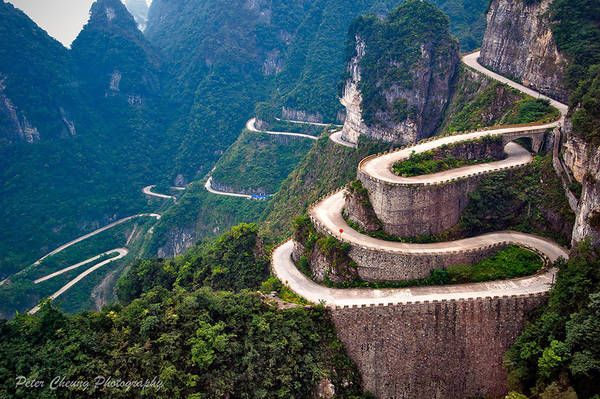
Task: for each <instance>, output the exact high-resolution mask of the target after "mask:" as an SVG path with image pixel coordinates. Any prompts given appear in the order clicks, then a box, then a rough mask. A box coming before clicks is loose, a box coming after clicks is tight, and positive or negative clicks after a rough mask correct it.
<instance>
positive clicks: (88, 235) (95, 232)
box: [33, 213, 160, 266]
mask: <svg viewBox="0 0 600 399" xmlns="http://www.w3.org/2000/svg"><path fill="white" fill-rule="evenodd" d="M142 217H151V218H155V219H157V220H160V215H159V214H157V213H140V214H137V215H133V216H128V217H126V218H123V219H119V220H117V221H115V222H112V223H110V224H107V225H106V226H104V227H101V228H99V229H97V230H94V231H92V232H91V233H88V234H85V235H83V236H81V237H79V238H76V239H74V240H73V241H69V242H68V243H66V244H63V245H61V246H60V247H58V248H56V249H55V250H53V251H52V252H48V253H47V254H46V255H44V256H42V257H41V258H39V259H38V260H36V261H35V262H34V263H33V266H37V265H39V264H40V263H42V261H43V260H44V259H46V258H48V257H50V256H52V255H56V254H57V253H59V252H62V251H64V250H65V249H67V248H69V247H71V246H73V245H75V244H77V243H79V242H81V241H84V240H87V239H88V238H90V237H93V236H95V235H97V234H100V233H102V232H103V231H106V230H110V229H112V228H113V227H115V226H118V225H120V224H123V223H125V222H128V221H130V220H132V219H137V218H142Z"/></svg>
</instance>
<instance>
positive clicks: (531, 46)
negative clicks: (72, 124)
mask: <svg viewBox="0 0 600 399" xmlns="http://www.w3.org/2000/svg"><path fill="white" fill-rule="evenodd" d="M551 4H552V0H540V1H524V0H492V2H491V4H490V10H489V12H488V14H487V30H486V32H485V36H484V39H483V44H482V46H481V58H480V62H481V63H482V64H483V65H485V66H487V67H489V68H490V69H492V70H494V71H496V72H498V73H500V74H501V75H504V76H507V77H511V78H514V79H517V80H520V81H521V82H522V83H523V84H524V85H526V86H530V87H532V88H535V89H536V90H538V91H541V92H542V93H544V94H547V95H549V96H550V97H553V98H556V99H558V100H561V101H563V102H566V100H567V98H568V92H567V88H566V87H565V83H564V77H565V69H566V66H567V62H566V59H565V57H564V56H563V55H562V54H561V53H560V52H559V50H558V49H557V46H556V43H555V40H554V37H553V35H552V30H551V21H550V18H551V17H550V13H549V7H550V5H551Z"/></svg>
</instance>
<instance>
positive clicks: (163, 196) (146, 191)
mask: <svg viewBox="0 0 600 399" xmlns="http://www.w3.org/2000/svg"><path fill="white" fill-rule="evenodd" d="M155 187H156V184H153V185H150V186H146V187H144V188H143V189H142V192H143V193H144V194H146V195H148V196H150V197H156V198H161V199H171V200H173V201H177V197H175V196H174V195H167V194H160V193H155V192H154V191H152V190H154V188H155ZM179 188H182V187H179ZM179 188H178V189H179ZM184 190H185V189H184Z"/></svg>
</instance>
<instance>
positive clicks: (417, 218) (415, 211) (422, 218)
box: [348, 128, 552, 237]
mask: <svg viewBox="0 0 600 399" xmlns="http://www.w3.org/2000/svg"><path fill="white" fill-rule="evenodd" d="M518 138H530V139H531V140H532V147H533V149H534V151H536V152H537V151H539V150H541V149H544V148H551V142H552V135H551V134H548V130H547V129H545V128H540V129H535V130H531V131H521V132H520V131H517V132H514V133H510V134H504V135H502V146H504V145H506V144H507V143H509V142H510V141H513V140H515V139H518ZM465 145H467V144H465ZM481 145H482V146H484V144H481ZM467 146H468V145H467ZM466 150H469V148H468V147H466ZM471 150H472V148H471ZM374 156H376V155H373V156H370V157H367V158H365V160H363V161H361V164H360V165H359V168H358V173H357V176H358V179H359V180H360V181H361V183H362V185H363V186H364V187H365V188H366V189H367V190H368V192H369V199H370V201H371V205H372V207H373V210H374V211H375V214H376V215H377V217H378V218H379V220H380V221H381V223H382V225H383V229H384V230H385V231H386V232H387V233H389V234H394V235H397V236H401V237H416V236H419V235H431V234H438V233H441V232H443V231H445V230H447V229H449V228H451V227H452V226H454V225H456V224H457V223H458V221H459V219H460V215H461V212H462V211H463V210H464V208H465V207H466V206H467V203H468V200H469V194H470V193H472V192H473V191H475V189H476V188H477V186H478V185H479V182H480V181H481V180H482V179H483V178H484V177H485V176H487V175H489V173H481V172H480V173H476V174H472V175H468V176H464V177H461V178H455V179H452V180H449V181H445V182H441V183H436V184H402V183H399V184H394V183H389V182H383V181H380V180H378V179H375V178H373V177H371V176H370V175H368V174H366V173H365V172H364V171H363V170H362V168H361V165H362V164H363V163H364V162H365V161H366V160H368V159H370V158H372V157H374ZM468 158H470V159H472V158H471V157H468ZM506 169H512V167H508V168H506ZM348 216H349V217H350V218H351V219H353V215H351V214H349V215H348Z"/></svg>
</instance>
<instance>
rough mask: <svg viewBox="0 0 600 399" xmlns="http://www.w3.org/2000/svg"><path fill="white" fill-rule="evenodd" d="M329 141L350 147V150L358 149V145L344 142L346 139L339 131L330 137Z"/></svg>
mask: <svg viewBox="0 0 600 399" xmlns="http://www.w3.org/2000/svg"><path fill="white" fill-rule="evenodd" d="M329 140H331V141H333V142H334V143H336V144H339V145H343V146H344V147H348V148H357V147H358V146H357V145H356V144H354V143H351V142H349V141H346V140H344V138H343V137H342V131H341V130H340V131H337V132H335V133H331V134H330V135H329Z"/></svg>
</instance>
